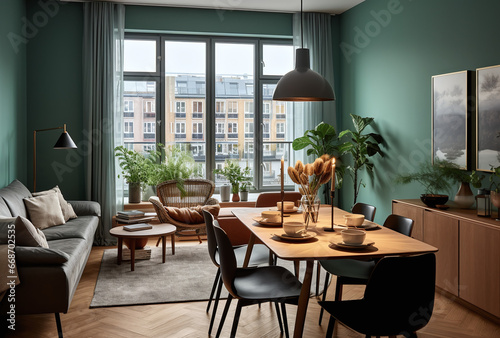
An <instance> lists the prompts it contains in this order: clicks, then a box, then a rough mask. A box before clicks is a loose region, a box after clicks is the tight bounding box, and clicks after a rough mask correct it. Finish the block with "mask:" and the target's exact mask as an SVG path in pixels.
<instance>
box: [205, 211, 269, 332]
mask: <svg viewBox="0 0 500 338" xmlns="http://www.w3.org/2000/svg"><path fill="white" fill-rule="evenodd" d="M203 217H204V218H205V224H206V227H207V246H208V254H209V256H210V259H211V260H212V263H214V265H215V266H216V267H217V273H216V274H215V279H214V283H213V285H212V291H211V292H210V298H209V300H208V305H207V312H208V311H209V310H210V304H211V303H212V300H214V293H215V300H214V307H213V311H212V317H211V319H210V326H209V328H208V334H210V333H211V332H212V328H213V325H214V320H215V314H216V312H217V307H218V305H219V299H220V293H221V290H222V279H221V275H220V263H219V261H220V257H219V255H220V254H219V250H218V247H217V239H216V238H215V232H214V225H213V223H214V222H216V221H214V217H213V216H212V214H211V213H209V212H208V211H206V210H203ZM233 249H234V255H235V256H236V261H237V265H238V266H243V261H244V259H245V254H246V251H247V245H238V246H233ZM268 261H269V249H268V248H267V247H266V246H265V245H263V244H255V245H254V246H253V250H252V255H251V256H250V261H249V263H248V265H249V266H257V265H262V264H266V263H268ZM216 289H217V292H215V290H216Z"/></svg>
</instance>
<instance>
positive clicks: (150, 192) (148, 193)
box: [142, 185, 156, 202]
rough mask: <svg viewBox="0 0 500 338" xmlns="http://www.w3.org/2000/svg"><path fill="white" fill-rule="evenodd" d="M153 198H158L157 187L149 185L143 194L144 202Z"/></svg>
mask: <svg viewBox="0 0 500 338" xmlns="http://www.w3.org/2000/svg"><path fill="white" fill-rule="evenodd" d="M151 196H156V186H153V185H148V186H147V187H146V189H145V190H144V191H143V192H142V201H143V202H147V201H149V198H150V197H151Z"/></svg>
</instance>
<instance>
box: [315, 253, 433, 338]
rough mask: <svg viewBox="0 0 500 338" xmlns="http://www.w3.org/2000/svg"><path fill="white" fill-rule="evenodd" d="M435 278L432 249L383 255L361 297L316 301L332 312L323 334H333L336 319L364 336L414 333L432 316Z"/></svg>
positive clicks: (407, 334)
mask: <svg viewBox="0 0 500 338" xmlns="http://www.w3.org/2000/svg"><path fill="white" fill-rule="evenodd" d="M435 280H436V256H435V255H434V254H433V253H427V254H423V255H419V256H402V257H385V258H382V259H381V260H379V261H378V263H377V265H376V266H375V268H374V269H373V272H372V274H371V276H370V279H369V281H368V284H367V285H366V289H365V293H364V297H363V298H362V299H357V300H347V301H328V302H325V301H321V302H319V305H321V307H322V309H325V310H326V311H327V312H328V313H330V315H331V317H330V322H329V323H328V330H327V333H326V337H327V338H329V337H332V335H333V329H334V326H335V321H336V320H338V321H340V322H341V323H342V324H344V325H346V326H348V327H350V328H351V329H353V330H355V331H357V332H360V333H362V334H365V335H366V337H370V336H396V335H404V336H406V337H416V336H417V335H416V331H417V330H420V329H421V328H423V327H424V326H425V325H427V323H428V322H429V320H430V318H431V316H432V311H433V304H434V294H435Z"/></svg>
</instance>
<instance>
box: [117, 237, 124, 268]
mask: <svg viewBox="0 0 500 338" xmlns="http://www.w3.org/2000/svg"><path fill="white" fill-rule="evenodd" d="M122 246H123V238H121V237H118V256H117V257H116V264H118V265H120V264H122V254H123V248H122Z"/></svg>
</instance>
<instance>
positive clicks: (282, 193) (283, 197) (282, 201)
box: [281, 190, 285, 227]
mask: <svg viewBox="0 0 500 338" xmlns="http://www.w3.org/2000/svg"><path fill="white" fill-rule="evenodd" d="M284 200H285V192H284V191H283V190H281V226H282V227H283V209H284V208H285V206H284Z"/></svg>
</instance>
